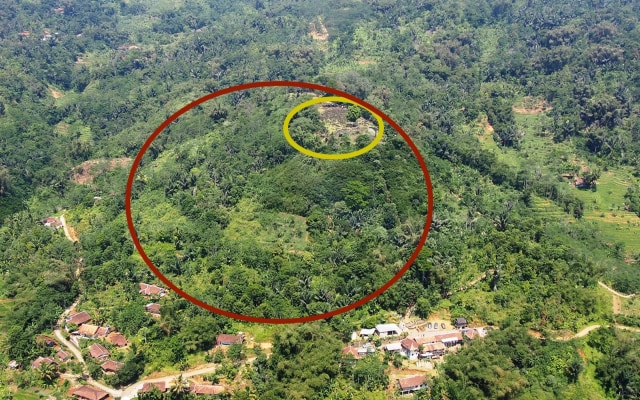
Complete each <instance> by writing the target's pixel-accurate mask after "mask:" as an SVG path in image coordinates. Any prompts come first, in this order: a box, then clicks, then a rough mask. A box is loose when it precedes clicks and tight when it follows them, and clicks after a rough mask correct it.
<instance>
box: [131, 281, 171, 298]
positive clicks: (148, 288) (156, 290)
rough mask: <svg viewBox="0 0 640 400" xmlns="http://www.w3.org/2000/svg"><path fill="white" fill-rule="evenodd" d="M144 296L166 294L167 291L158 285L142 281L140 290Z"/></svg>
mask: <svg viewBox="0 0 640 400" xmlns="http://www.w3.org/2000/svg"><path fill="white" fill-rule="evenodd" d="M138 293H140V294H142V295H143V296H159V297H162V296H164V295H165V294H166V293H167V291H166V290H164V289H163V288H161V287H159V286H156V285H149V284H148V283H140V291H139V292H138Z"/></svg>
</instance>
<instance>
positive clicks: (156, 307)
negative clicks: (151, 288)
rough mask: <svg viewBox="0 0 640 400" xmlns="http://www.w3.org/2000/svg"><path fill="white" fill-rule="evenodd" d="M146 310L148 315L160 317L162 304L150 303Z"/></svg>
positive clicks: (145, 307)
mask: <svg viewBox="0 0 640 400" xmlns="http://www.w3.org/2000/svg"><path fill="white" fill-rule="evenodd" d="M144 309H145V311H146V312H148V313H151V314H155V315H160V304H158V303H149V304H147V305H146V306H144Z"/></svg>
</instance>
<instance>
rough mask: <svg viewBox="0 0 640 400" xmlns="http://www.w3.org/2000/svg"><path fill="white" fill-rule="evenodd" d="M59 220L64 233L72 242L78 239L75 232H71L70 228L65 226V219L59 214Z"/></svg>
mask: <svg viewBox="0 0 640 400" xmlns="http://www.w3.org/2000/svg"><path fill="white" fill-rule="evenodd" d="M60 222H61V223H62V229H63V230H64V235H65V236H66V237H67V239H69V240H70V241H72V242H73V243H75V242H77V241H78V238H77V237H76V234H75V232H72V229H70V228H69V226H67V221H66V220H65V219H64V215H61V216H60Z"/></svg>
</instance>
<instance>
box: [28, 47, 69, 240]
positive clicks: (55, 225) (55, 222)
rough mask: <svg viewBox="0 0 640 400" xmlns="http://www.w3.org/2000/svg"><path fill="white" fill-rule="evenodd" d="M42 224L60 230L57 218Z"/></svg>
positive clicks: (46, 219) (60, 225)
mask: <svg viewBox="0 0 640 400" xmlns="http://www.w3.org/2000/svg"><path fill="white" fill-rule="evenodd" d="M27 36H28V35H27ZM42 224H43V225H44V226H46V227H47V228H56V229H57V228H60V227H62V222H60V220H59V219H58V218H55V217H47V218H45V219H43V220H42Z"/></svg>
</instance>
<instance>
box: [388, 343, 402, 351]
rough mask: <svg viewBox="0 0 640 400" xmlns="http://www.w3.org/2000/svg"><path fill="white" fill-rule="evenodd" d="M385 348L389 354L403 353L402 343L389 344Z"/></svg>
mask: <svg viewBox="0 0 640 400" xmlns="http://www.w3.org/2000/svg"><path fill="white" fill-rule="evenodd" d="M384 348H385V350H387V351H388V352H389V353H402V344H401V343H400V342H393V343H388V344H386V345H385V346H384Z"/></svg>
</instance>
